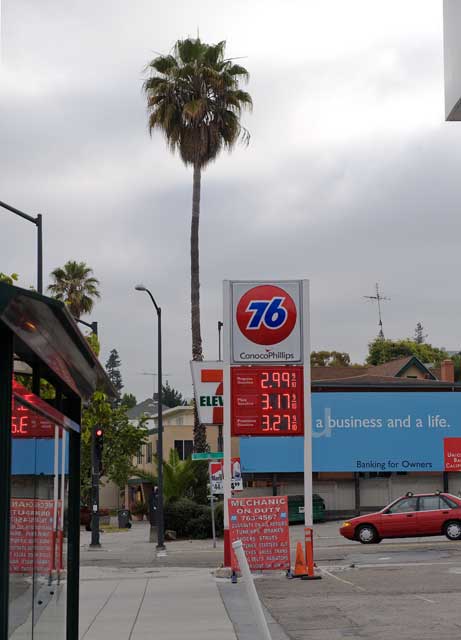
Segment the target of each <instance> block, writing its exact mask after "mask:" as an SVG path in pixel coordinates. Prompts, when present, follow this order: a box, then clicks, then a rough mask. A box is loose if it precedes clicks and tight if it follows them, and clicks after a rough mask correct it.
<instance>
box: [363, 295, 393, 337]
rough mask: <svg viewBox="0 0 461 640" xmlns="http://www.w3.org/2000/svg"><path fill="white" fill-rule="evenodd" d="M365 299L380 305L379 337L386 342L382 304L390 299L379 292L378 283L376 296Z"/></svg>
mask: <svg viewBox="0 0 461 640" xmlns="http://www.w3.org/2000/svg"><path fill="white" fill-rule="evenodd" d="M363 297H364V298H367V299H368V300H371V301H372V302H377V303H378V317H379V322H378V326H379V332H378V337H379V338H381V340H384V332H383V320H382V317H381V302H383V301H384V300H390V298H386V296H383V295H381V294H380V292H379V284H378V283H376V295H375V296H363Z"/></svg>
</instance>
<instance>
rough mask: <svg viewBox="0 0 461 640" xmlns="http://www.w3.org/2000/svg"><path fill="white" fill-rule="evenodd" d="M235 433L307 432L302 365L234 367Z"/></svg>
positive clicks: (233, 433) (279, 434)
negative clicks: (305, 428) (305, 429)
mask: <svg viewBox="0 0 461 640" xmlns="http://www.w3.org/2000/svg"><path fill="white" fill-rule="evenodd" d="M231 397H232V408H231V422H232V435H233V436H302V435H304V404H303V368H302V367H294V366H290V367H232V368H231Z"/></svg>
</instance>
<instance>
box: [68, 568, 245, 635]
mask: <svg viewBox="0 0 461 640" xmlns="http://www.w3.org/2000/svg"><path fill="white" fill-rule="evenodd" d="M154 637H155V638H161V637H163V638H167V639H168V640H184V638H187V639H188V640H199V639H200V640H202V639H203V640H208V639H209V640H235V638H236V636H235V633H234V629H233V625H232V623H231V622H230V620H229V618H228V616H227V613H226V610H225V608H224V605H223V602H222V600H221V597H220V595H219V592H218V589H217V585H216V582H215V579H214V577H213V576H212V575H211V573H210V571H209V570H207V569H184V568H171V567H169V568H159V569H152V568H146V569H124V570H120V569H116V568H103V569H100V568H92V567H83V568H82V570H81V582H80V638H81V640H152V638H154Z"/></svg>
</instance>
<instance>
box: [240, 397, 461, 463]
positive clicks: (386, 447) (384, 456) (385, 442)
mask: <svg viewBox="0 0 461 640" xmlns="http://www.w3.org/2000/svg"><path fill="white" fill-rule="evenodd" d="M445 438H461V393H453V392H451V393H450V392H417V393H411V392H398V393H395V392H391V393H388V392H383V393H376V392H374V393H366V392H363V393H362V392H361V393H350V392H349V393H313V394H312V458H313V470H314V471H359V472H364V471H372V472H381V471H443V470H444V440H445ZM240 458H241V466H242V472H244V473H260V472H266V473H267V472H279V473H282V472H298V471H303V469H304V464H303V438H302V437H286V438H285V437H276V438H271V437H265V438H261V437H242V438H240Z"/></svg>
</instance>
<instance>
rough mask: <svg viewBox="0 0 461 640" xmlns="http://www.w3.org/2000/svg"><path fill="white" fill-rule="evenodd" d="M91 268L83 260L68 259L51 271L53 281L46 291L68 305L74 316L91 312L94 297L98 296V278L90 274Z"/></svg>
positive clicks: (78, 316) (77, 316)
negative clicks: (61, 265)
mask: <svg viewBox="0 0 461 640" xmlns="http://www.w3.org/2000/svg"><path fill="white" fill-rule="evenodd" d="M92 273H93V269H91V268H90V267H89V266H88V265H86V264H85V263H84V262H76V261H74V260H69V261H68V262H66V264H65V265H64V266H63V267H57V268H56V269H54V271H52V272H51V278H52V279H53V283H52V284H50V285H49V287H48V291H49V292H50V293H51V295H52V296H54V297H55V298H56V299H57V300H62V301H63V302H65V303H66V304H67V305H68V306H69V311H70V312H71V314H72V315H73V316H74V317H75V318H80V316H82V315H84V314H87V313H91V311H92V310H93V307H94V303H95V300H96V298H100V297H101V295H100V293H99V289H98V286H99V280H97V279H96V278H95V277H93V276H92Z"/></svg>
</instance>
